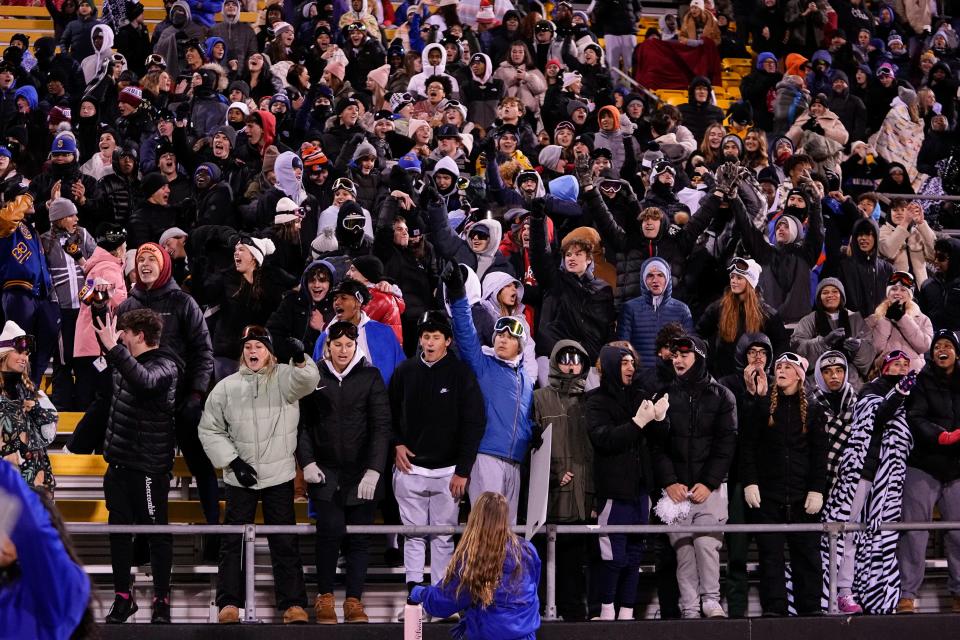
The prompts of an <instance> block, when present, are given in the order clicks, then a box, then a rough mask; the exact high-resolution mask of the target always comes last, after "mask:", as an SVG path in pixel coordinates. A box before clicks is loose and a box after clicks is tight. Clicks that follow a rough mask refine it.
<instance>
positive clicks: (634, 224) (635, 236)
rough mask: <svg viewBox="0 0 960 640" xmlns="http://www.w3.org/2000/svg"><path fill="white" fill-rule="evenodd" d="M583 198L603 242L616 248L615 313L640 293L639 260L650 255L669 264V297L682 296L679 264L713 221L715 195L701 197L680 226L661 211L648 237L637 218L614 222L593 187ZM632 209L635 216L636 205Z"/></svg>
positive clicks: (680, 264) (641, 277)
mask: <svg viewBox="0 0 960 640" xmlns="http://www.w3.org/2000/svg"><path fill="white" fill-rule="evenodd" d="M584 201H585V208H586V209H587V211H588V212H589V213H590V215H591V216H592V217H593V221H594V224H595V225H596V227H597V230H598V231H599V232H600V237H601V238H603V242H604V243H605V244H606V246H607V247H609V248H611V249H613V250H614V251H616V263H617V294H616V299H615V300H614V305H615V307H616V309H617V311H618V312H619V310H620V307H622V306H623V305H624V304H625V303H626V302H627V301H629V300H633V299H634V298H636V297H637V296H639V295H640V294H641V293H643V290H642V286H641V284H642V283H641V280H642V279H643V263H644V262H645V261H646V260H647V259H649V258H652V257H654V256H656V257H660V258H663V259H664V260H666V261H667V262H668V263H669V264H670V271H671V275H672V276H673V277H672V280H673V297H674V298H677V299H679V300H685V299H686V296H685V295H684V292H683V267H684V265H685V264H686V261H687V257H688V256H689V255H690V251H691V250H692V249H693V245H694V243H696V241H697V238H698V237H699V236H700V234H701V233H703V231H704V229H706V228H707V226H709V225H710V222H711V221H712V220H713V217H714V215H715V214H716V212H717V209H718V208H719V206H720V199H719V198H717V197H716V196H714V195H712V194H711V195H709V196H707V197H706V198H704V199H703V200H702V201H701V203H700V209H699V210H698V211H697V212H696V213H695V214H694V215H693V216H692V217H691V218H690V220H689V221H688V222H687V224H685V225H684V226H683V227H680V228H676V229H671V227H670V220H669V219H668V218H667V215H666V213H664V215H663V216H662V217H661V219H660V233H659V234H658V235H657V237H656V238H652V239H648V238H646V237H644V235H643V230H642V228H641V226H640V222H639V221H637V220H629V221H625V223H626V224H625V226H623V227H622V226H620V225H619V224H617V222H616V220H614V218H613V215H612V214H611V213H610V211H609V209H608V208H607V206H606V202H604V199H603V197H602V196H601V195H600V194H599V192H598V190H597V189H591V190H590V191H587V192H586V195H585V196H584ZM636 211H637V215H639V213H640V211H641V210H640V209H639V205H638V209H637V210H636ZM671 231H674V232H673V233H671Z"/></svg>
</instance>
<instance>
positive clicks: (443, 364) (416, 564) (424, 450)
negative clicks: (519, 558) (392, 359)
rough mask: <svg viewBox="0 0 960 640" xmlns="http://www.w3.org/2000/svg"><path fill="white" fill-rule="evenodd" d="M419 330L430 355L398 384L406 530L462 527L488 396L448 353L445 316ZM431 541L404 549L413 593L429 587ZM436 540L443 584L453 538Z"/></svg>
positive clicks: (410, 539)
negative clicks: (460, 517)
mask: <svg viewBox="0 0 960 640" xmlns="http://www.w3.org/2000/svg"><path fill="white" fill-rule="evenodd" d="M417 331H418V333H419V340H420V348H421V350H422V353H421V354H420V355H419V356H415V357H413V358H410V359H409V360H404V361H403V362H401V363H400V365H399V366H398V367H397V368H396V370H395V371H394V373H393V376H392V377H391V378H390V407H391V410H392V413H393V427H394V443H395V445H396V454H395V458H394V462H395V467H394V471H393V491H394V495H396V498H397V503H398V504H399V506H400V518H401V519H402V520H403V524H405V525H416V526H423V525H450V526H454V525H456V524H457V516H458V515H459V512H460V500H461V499H462V498H463V497H464V495H465V494H466V488H467V481H468V479H469V476H470V470H471V469H472V468H473V463H474V459H475V458H476V456H477V447H478V446H479V445H480V438H482V437H483V431H484V427H485V426H486V415H485V413H484V407H483V394H482V393H481V391H480V386H479V385H478V384H477V379H476V377H474V375H473V372H472V371H471V370H470V367H468V366H467V365H466V363H464V362H462V361H461V360H459V359H457V357H456V356H454V355H453V354H452V353H449V352H448V349H449V347H450V342H451V340H452V338H453V330H452V329H451V328H450V322H449V320H447V317H446V316H445V315H444V314H443V312H441V311H427V312H426V313H424V314H423V316H422V317H421V319H420V322H419V323H418V326H417ZM427 537H428V536H407V537H406V542H405V543H404V545H403V560H404V566H405V568H406V582H407V589H408V591H412V590H413V587H415V586H417V585H418V584H420V583H421V582H423V567H424V558H425V555H426V542H427ZM429 538H430V578H431V583H432V584H438V583H439V582H440V580H441V578H443V576H444V574H445V573H446V570H447V565H448V564H449V563H450V559H451V558H452V557H453V538H452V536H429Z"/></svg>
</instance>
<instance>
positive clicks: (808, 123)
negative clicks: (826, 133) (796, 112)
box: [800, 118, 817, 131]
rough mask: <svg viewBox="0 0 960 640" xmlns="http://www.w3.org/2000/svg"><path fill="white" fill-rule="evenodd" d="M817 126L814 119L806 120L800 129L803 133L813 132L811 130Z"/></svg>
mask: <svg viewBox="0 0 960 640" xmlns="http://www.w3.org/2000/svg"><path fill="white" fill-rule="evenodd" d="M816 126H817V119H816V118H808V119H807V121H806V122H804V123H803V126H802V127H800V128H801V129H803V130H804V131H813V128H814V127H816Z"/></svg>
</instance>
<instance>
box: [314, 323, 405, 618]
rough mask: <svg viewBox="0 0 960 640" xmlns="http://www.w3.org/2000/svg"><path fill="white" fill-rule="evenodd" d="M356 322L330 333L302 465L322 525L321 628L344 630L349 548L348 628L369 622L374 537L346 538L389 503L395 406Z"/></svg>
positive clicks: (319, 539)
mask: <svg viewBox="0 0 960 640" xmlns="http://www.w3.org/2000/svg"><path fill="white" fill-rule="evenodd" d="M358 338H359V331H358V329H357V326H356V325H355V324H353V323H351V322H335V323H333V324H332V325H330V326H329V327H328V328H327V339H326V341H325V342H324V345H323V360H321V361H320V364H319V366H320V382H319V383H317V385H316V390H315V391H314V392H313V393H312V394H310V395H309V396H308V397H307V398H305V399H304V401H303V403H302V404H303V406H302V408H303V416H304V419H303V425H304V426H303V428H302V430H301V432H300V438H299V442H298V444H297V459H298V460H299V462H300V466H301V467H302V468H303V478H304V480H306V481H307V493H308V495H309V496H310V502H311V508H312V513H311V515H313V516H314V517H315V518H316V523H317V537H316V551H317V588H318V595H317V599H316V601H315V603H314V610H315V612H316V617H317V623H318V624H337V622H338V619H337V613H336V610H335V608H334V606H335V601H334V597H333V583H334V578H335V577H336V572H337V557H338V556H339V554H340V550H341V547H342V549H343V552H344V556H345V557H346V560H347V565H346V573H347V579H346V582H347V597H346V600H345V601H344V603H343V618H344V622H368V621H369V619H368V618H367V614H366V613H365V612H364V609H363V601H362V599H361V598H362V596H363V585H364V582H365V581H366V578H367V563H368V559H369V557H368V548H369V536H366V535H351V536H349V537H347V536H346V525H354V524H357V525H362V524H373V517H374V513H375V511H376V505H377V501H378V500H379V499H380V498H382V497H383V489H384V486H383V484H384V483H383V482H382V481H381V477H380V470H381V469H386V466H387V448H388V446H389V444H390V438H391V433H392V432H391V426H390V402H389V399H388V396H387V389H386V387H385V386H384V384H383V377H382V376H381V375H380V371H379V369H377V368H376V367H374V366H372V365H370V364H368V363H367V359H366V357H365V356H364V353H363V350H361V349H359V348H358V345H357V340H358Z"/></svg>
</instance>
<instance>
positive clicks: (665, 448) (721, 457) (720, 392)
mask: <svg viewBox="0 0 960 640" xmlns="http://www.w3.org/2000/svg"><path fill="white" fill-rule="evenodd" d="M693 340H694V342H695V343H696V345H697V349H698V350H699V351H701V352H702V353H706V349H707V347H706V345H705V344H704V342H703V341H702V340H700V338H696V337H694V338H693ZM669 394H670V409H669V410H668V411H667V420H669V422H670V427H669V433H668V434H667V436H666V437H664V438H662V439H658V440H656V441H655V443H654V447H653V466H654V472H655V474H656V480H657V483H658V486H661V487H668V486H670V485H671V484H675V483H677V482H679V483H681V484H684V485H686V486H687V487H693V485H695V484H697V483H700V484H702V485H704V486H706V487H707V488H709V489H710V490H711V491H713V490H715V489H717V488H718V487H719V486H720V485H721V483H723V482H725V481H726V479H727V473H728V472H729V470H730V465H731V463H732V461H733V455H734V452H735V450H736V447H737V404H736V400H735V399H734V397H733V394H732V393H730V390H729V389H727V388H726V387H723V386H721V385H720V384H719V383H718V382H717V381H716V380H714V379H713V378H711V377H710V374H709V373H707V361H706V359H705V358H703V357H702V356H701V355H700V354H697V357H696V362H695V363H694V365H693V367H692V368H691V369H690V370H689V371H687V372H686V373H685V374H684V375H683V376H678V377H677V379H676V380H674V382H673V383H672V384H671V385H670V388H669Z"/></svg>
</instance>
